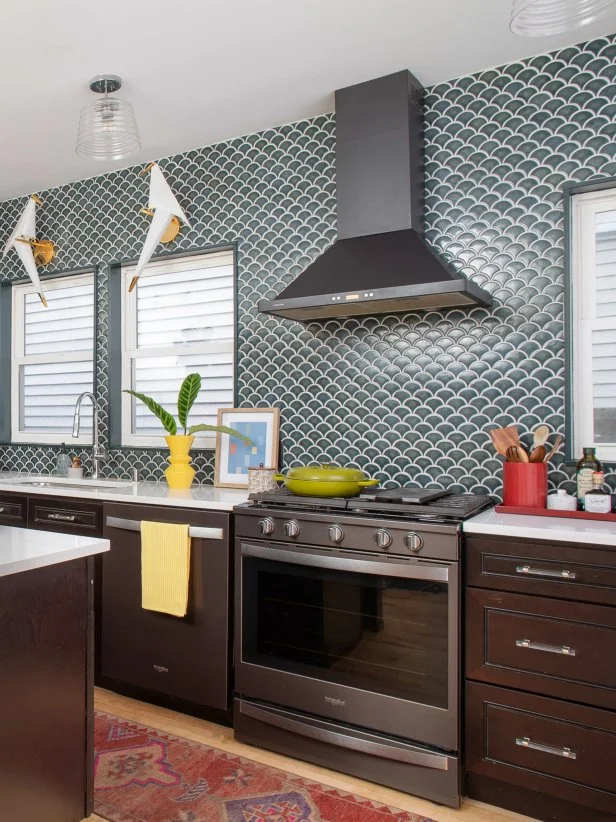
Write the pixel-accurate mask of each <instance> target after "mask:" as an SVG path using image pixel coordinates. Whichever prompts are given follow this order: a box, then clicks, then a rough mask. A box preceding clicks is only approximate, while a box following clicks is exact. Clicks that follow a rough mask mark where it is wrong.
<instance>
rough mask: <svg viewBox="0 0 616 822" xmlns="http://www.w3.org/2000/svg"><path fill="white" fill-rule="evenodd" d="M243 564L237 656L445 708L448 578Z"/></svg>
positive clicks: (247, 561) (258, 561) (246, 559)
mask: <svg viewBox="0 0 616 822" xmlns="http://www.w3.org/2000/svg"><path fill="white" fill-rule="evenodd" d="M242 563H243V566H242V567H243V602H242V605H243V620H242V622H243V629H242V630H243V635H242V658H243V660H244V661H246V662H250V663H254V664H257V665H264V666H266V667H269V668H275V669H277V670H281V671H288V672H291V673H297V674H303V675H306V676H316V677H318V678H319V679H322V680H327V681H329V682H334V683H338V684H340V685H349V686H352V687H354V688H362V689H368V690H371V691H376V692H378V693H383V694H387V695H390V696H395V697H400V698H403V699H410V700H412V701H414V702H419V703H422V704H425V705H431V706H435V707H438V708H447V672H448V666H447V636H448V590H447V583H443V582H427V581H425V580H418V579H406V578H401V577H391V576H386V575H383V576H374V575H372V574H360V573H349V572H346V571H332V570H324V569H322V568H310V567H307V566H300V565H291V564H287V563H284V562H278V561H269V560H262V559H254V558H251V557H244V558H243V560H242Z"/></svg>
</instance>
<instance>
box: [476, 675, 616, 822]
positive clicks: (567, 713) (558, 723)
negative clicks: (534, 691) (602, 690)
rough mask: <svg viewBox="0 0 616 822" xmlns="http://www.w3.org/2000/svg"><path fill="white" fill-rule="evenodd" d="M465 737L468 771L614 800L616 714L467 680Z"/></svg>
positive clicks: (564, 795) (602, 803) (609, 803)
mask: <svg viewBox="0 0 616 822" xmlns="http://www.w3.org/2000/svg"><path fill="white" fill-rule="evenodd" d="M465 737H466V769H467V771H468V772H471V773H476V774H481V775H483V776H488V777H491V778H493V779H497V780H500V781H503V782H510V783H513V784H515V785H518V786H520V787H524V788H527V789H529V790H534V791H538V792H541V793H546V794H548V795H552V796H555V797H558V798H561V799H564V800H567V801H570V802H577V803H579V804H580V805H588V806H590V807H594V808H597V809H601V810H605V811H609V810H612V811H613V809H614V807H615V805H614V803H615V802H616V792H615V791H616V783H615V781H614V773H613V762H614V758H615V757H616V716H615V715H614V714H613V713H611V712H609V711H600V710H597V709H596V708H588V707H585V706H581V705H575V704H573V703H569V702H562V701H558V700H553V699H546V698H545V697H539V696H534V695H531V694H522V693H517V692H515V691H508V690H503V689H500V688H494V687H491V686H487V685H479V684H477V683H473V682H469V683H467V685H466V732H465ZM587 818H588V819H591V818H593V817H591V816H590V815H589V816H588V817H587Z"/></svg>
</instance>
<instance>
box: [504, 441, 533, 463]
mask: <svg viewBox="0 0 616 822" xmlns="http://www.w3.org/2000/svg"><path fill="white" fill-rule="evenodd" d="M506 456H507V462H528V454H527V453H526V449H525V448H523V447H522V446H521V445H510V446H509V448H508V449H507V453H506Z"/></svg>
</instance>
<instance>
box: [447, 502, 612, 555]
mask: <svg viewBox="0 0 616 822" xmlns="http://www.w3.org/2000/svg"><path fill="white" fill-rule="evenodd" d="M462 530H463V533H465V534H483V535H488V536H495V537H514V538H517V539H534V540H539V541H541V542H568V543H579V544H580V545H603V546H608V547H611V548H616V523H614V522H607V521H606V522H602V521H598V520H597V521H594V520H582V519H569V518H563V519H559V518H558V517H533V516H529V515H526V514H498V513H496V511H495V510H494V509H493V508H492V509H490V510H489V511H484V512H482V513H481V514H478V515H477V516H475V517H471V518H470V519H468V520H466V521H465V522H464V523H463V525H462Z"/></svg>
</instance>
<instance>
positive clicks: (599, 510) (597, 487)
mask: <svg viewBox="0 0 616 822" xmlns="http://www.w3.org/2000/svg"><path fill="white" fill-rule="evenodd" d="M604 479H605V478H604V476H603V471H595V472H594V473H593V475H592V484H593V487H592V490H591V491H587V493H586V496H585V497H584V510H586V511H588V512H589V513H591V514H609V513H611V511H612V494H611V493H610V492H609V491H606V490H605V489H604V487H603V483H604Z"/></svg>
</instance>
